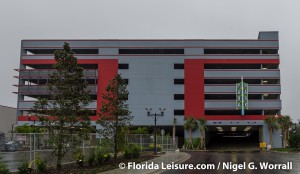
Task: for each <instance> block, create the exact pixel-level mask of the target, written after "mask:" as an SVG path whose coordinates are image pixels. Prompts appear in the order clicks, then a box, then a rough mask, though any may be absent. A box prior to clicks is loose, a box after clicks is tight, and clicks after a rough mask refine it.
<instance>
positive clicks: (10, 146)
mask: <svg viewBox="0 0 300 174" xmlns="http://www.w3.org/2000/svg"><path fill="white" fill-rule="evenodd" d="M20 147H21V143H20V142H18V141H9V142H7V143H6V144H5V151H10V152H14V151H17V150H20Z"/></svg>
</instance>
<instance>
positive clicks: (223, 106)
mask: <svg viewBox="0 0 300 174" xmlns="http://www.w3.org/2000/svg"><path fill="white" fill-rule="evenodd" d="M248 107H249V110H256V109H281V100H249V102H248ZM235 108H236V101H235V100H231V101H229V100H226V101H225V100H223V101H220V100H206V101H205V109H207V110H232V109H233V110H234V109H235Z"/></svg>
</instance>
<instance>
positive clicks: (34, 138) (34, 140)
mask: <svg viewBox="0 0 300 174" xmlns="http://www.w3.org/2000/svg"><path fill="white" fill-rule="evenodd" d="M35 135H36V134H35V133H34V134H33V161H34V162H33V168H35V144H36V137H35Z"/></svg>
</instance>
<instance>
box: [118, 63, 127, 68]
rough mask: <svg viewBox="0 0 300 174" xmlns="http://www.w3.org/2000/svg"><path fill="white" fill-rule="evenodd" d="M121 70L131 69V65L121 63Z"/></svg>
mask: <svg viewBox="0 0 300 174" xmlns="http://www.w3.org/2000/svg"><path fill="white" fill-rule="evenodd" d="M119 69H129V64H128V63H123V64H122V63H121V64H119Z"/></svg>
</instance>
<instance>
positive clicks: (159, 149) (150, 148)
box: [148, 144, 162, 152]
mask: <svg viewBox="0 0 300 174" xmlns="http://www.w3.org/2000/svg"><path fill="white" fill-rule="evenodd" d="M156 149H157V152H161V150H162V148H161V146H160V144H156ZM148 150H149V151H154V144H149V147H148Z"/></svg>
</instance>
